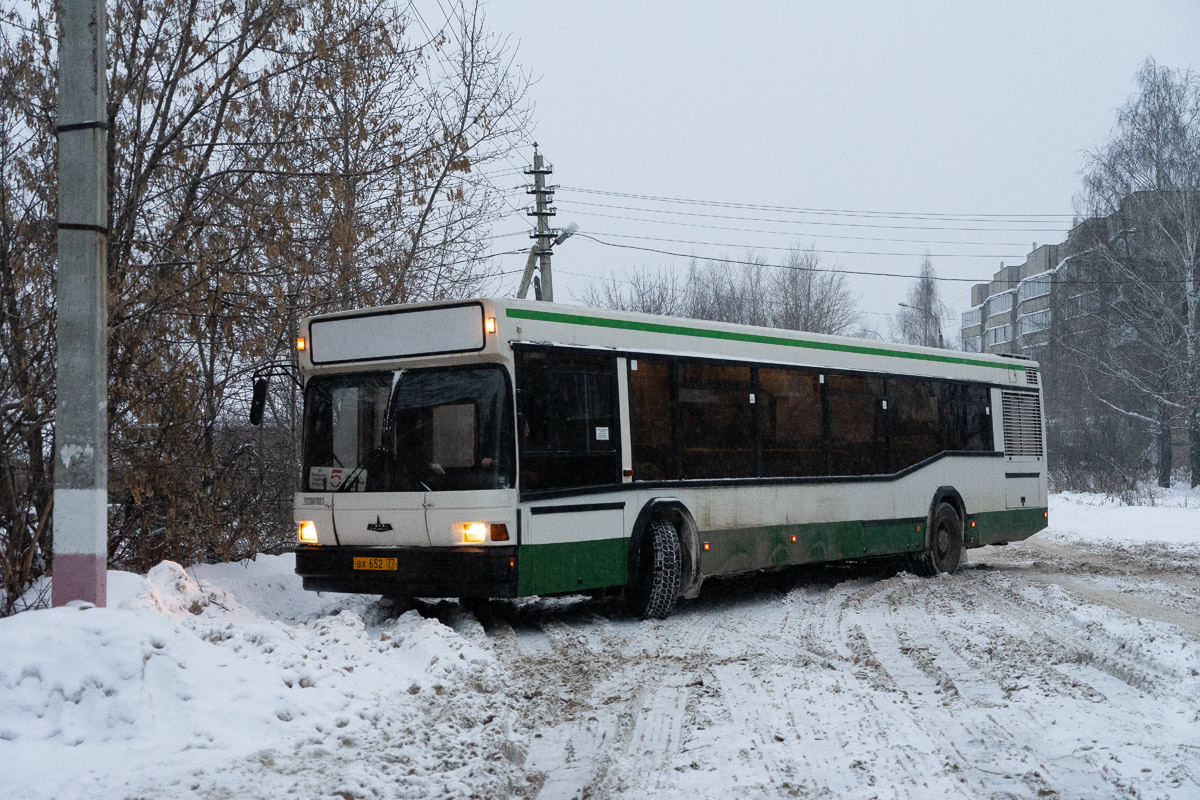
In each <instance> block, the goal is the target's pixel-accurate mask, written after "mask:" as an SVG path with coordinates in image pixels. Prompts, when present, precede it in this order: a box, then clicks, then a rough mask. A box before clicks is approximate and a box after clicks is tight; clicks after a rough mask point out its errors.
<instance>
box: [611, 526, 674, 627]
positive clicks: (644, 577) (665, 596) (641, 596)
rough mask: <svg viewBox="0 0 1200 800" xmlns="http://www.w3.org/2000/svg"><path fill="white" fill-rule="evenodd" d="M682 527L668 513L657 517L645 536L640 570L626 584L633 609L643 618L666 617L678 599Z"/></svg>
mask: <svg viewBox="0 0 1200 800" xmlns="http://www.w3.org/2000/svg"><path fill="white" fill-rule="evenodd" d="M681 567H682V563H681V557H680V552H679V531H677V530H676V529H675V525H674V524H672V523H671V521H670V520H668V519H666V518H665V517H655V518H654V519H653V520H651V522H650V525H649V526H648V527H647V529H646V535H645V536H644V537H642V552H641V559H640V568H639V569H638V574H637V575H635V576H634V578H633V580H632V581H631V582H630V584H629V586H627V587H626V588H625V602H626V604H627V605H628V606H629V610H630V612H632V613H633V614H635V615H636V616H639V617H641V618H642V619H666V618H667V617H669V616H670V615H671V612H672V611H674V610H675V602H676V601H677V600H678V599H679V579H680V572H681Z"/></svg>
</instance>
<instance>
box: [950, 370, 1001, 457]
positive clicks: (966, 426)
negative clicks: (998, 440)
mask: <svg viewBox="0 0 1200 800" xmlns="http://www.w3.org/2000/svg"><path fill="white" fill-rule="evenodd" d="M990 395H991V392H990V391H989V390H988V387H986V386H976V385H969V384H965V383H948V384H945V385H944V386H943V388H942V417H943V418H944V420H945V428H946V449H947V450H970V451H977V452H978V451H988V450H992V449H994V448H993V445H992V418H991V416H989V414H988V409H989V405H990Z"/></svg>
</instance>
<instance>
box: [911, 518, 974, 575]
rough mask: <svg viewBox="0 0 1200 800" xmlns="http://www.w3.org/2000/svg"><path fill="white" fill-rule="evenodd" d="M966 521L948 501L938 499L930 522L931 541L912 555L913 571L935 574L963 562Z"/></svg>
mask: <svg viewBox="0 0 1200 800" xmlns="http://www.w3.org/2000/svg"><path fill="white" fill-rule="evenodd" d="M962 554H963V524H962V520H961V519H959V516H958V512H957V511H955V510H954V506H952V505H950V504H949V503H938V505H937V508H936V509H935V510H934V512H933V524H932V525H930V526H929V544H928V545H927V546H926V548H925V549H924V550H923V551H921V552H920V553H914V554H913V555H912V556H911V558H910V565H911V567H912V571H913V572H915V573H916V574H918V575H923V576H924V577H927V578H932V577H934V576H935V575H940V574H942V573H943V572H944V573H946V574H948V575H949V574H953V573H954V572H956V571H958V566H959V564H961V563H962Z"/></svg>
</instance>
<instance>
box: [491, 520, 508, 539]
mask: <svg viewBox="0 0 1200 800" xmlns="http://www.w3.org/2000/svg"><path fill="white" fill-rule="evenodd" d="M491 537H492V541H493V542H507V541H508V526H507V525H505V524H504V523H503V522H494V523H492V532H491Z"/></svg>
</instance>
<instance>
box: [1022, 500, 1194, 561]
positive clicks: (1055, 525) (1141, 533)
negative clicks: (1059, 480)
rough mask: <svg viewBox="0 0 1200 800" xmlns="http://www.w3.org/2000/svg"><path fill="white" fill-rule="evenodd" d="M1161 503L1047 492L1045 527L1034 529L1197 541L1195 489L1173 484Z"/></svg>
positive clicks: (1061, 535)
mask: <svg viewBox="0 0 1200 800" xmlns="http://www.w3.org/2000/svg"><path fill="white" fill-rule="evenodd" d="M1159 502H1161V503H1162V505H1157V506H1130V505H1125V504H1123V503H1121V502H1119V501H1117V500H1114V499H1112V498H1108V497H1105V496H1104V495H1098V494H1083V493H1078V492H1063V493H1062V494H1052V495H1050V528H1049V530H1047V531H1045V532H1043V533H1041V534H1038V535H1039V536H1040V537H1042V538H1050V539H1057V540H1062V541H1087V542H1101V543H1114V544H1141V543H1150V542H1156V543H1164V544H1181V545H1194V546H1197V547H1200V493H1197V492H1194V491H1185V490H1182V489H1180V490H1177V491H1175V492H1173V493H1171V494H1169V495H1165V496H1164V497H1161V498H1159Z"/></svg>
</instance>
